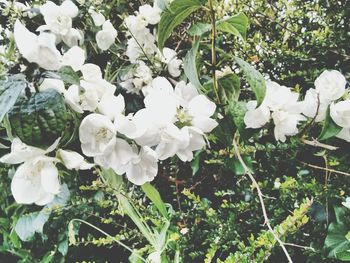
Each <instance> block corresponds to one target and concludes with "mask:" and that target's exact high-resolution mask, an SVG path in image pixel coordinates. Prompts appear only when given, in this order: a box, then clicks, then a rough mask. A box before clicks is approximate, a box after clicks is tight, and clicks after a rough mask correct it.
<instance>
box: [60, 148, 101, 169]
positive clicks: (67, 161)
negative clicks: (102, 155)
mask: <svg viewBox="0 0 350 263" xmlns="http://www.w3.org/2000/svg"><path fill="white" fill-rule="evenodd" d="M57 153H58V156H59V157H60V159H61V160H62V162H63V164H64V165H65V166H66V167H67V168H68V169H70V170H89V169H91V168H92V167H93V166H94V164H90V163H88V162H86V161H85V160H84V157H83V156H81V155H80V154H79V153H77V152H74V151H66V150H62V149H60V150H58V152H57Z"/></svg>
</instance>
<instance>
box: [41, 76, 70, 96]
mask: <svg viewBox="0 0 350 263" xmlns="http://www.w3.org/2000/svg"><path fill="white" fill-rule="evenodd" d="M48 89H54V90H56V91H57V92H59V93H61V94H64V93H65V91H66V89H65V87H64V82H63V81H62V80H60V79H52V78H46V79H44V80H43V82H42V83H41V85H40V87H39V90H40V91H44V90H48Z"/></svg>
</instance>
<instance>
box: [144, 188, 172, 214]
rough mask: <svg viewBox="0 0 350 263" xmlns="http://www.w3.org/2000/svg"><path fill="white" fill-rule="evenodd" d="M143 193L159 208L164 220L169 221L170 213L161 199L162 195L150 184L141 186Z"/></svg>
mask: <svg viewBox="0 0 350 263" xmlns="http://www.w3.org/2000/svg"><path fill="white" fill-rule="evenodd" d="M141 188H142V190H143V192H144V193H145V194H146V196H147V197H148V198H149V199H150V200H151V201H152V202H153V204H154V205H155V206H156V207H157V209H158V210H159V212H160V213H161V214H162V215H163V216H164V218H166V219H169V215H168V212H167V210H166V207H165V204H164V202H163V200H162V198H161V197H160V194H159V192H158V190H157V189H156V188H154V187H153V186H152V185H151V184H150V183H145V184H143V185H142V186H141Z"/></svg>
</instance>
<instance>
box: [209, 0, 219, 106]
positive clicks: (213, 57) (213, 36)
mask: <svg viewBox="0 0 350 263" xmlns="http://www.w3.org/2000/svg"><path fill="white" fill-rule="evenodd" d="M209 5H210V17H211V23H212V30H211V63H212V70H213V86H214V92H215V96H216V99H217V102H218V103H221V102H220V96H219V87H218V80H217V77H216V66H217V61H216V47H215V43H216V15H215V10H214V8H213V6H214V5H213V0H209Z"/></svg>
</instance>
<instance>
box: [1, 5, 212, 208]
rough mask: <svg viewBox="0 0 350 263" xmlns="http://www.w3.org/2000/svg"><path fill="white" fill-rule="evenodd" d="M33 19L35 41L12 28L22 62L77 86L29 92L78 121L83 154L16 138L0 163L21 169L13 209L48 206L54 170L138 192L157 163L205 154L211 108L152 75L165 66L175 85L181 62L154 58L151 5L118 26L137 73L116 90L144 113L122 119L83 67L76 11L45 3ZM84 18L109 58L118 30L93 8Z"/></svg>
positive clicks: (93, 73)
mask: <svg viewBox="0 0 350 263" xmlns="http://www.w3.org/2000/svg"><path fill="white" fill-rule="evenodd" d="M40 13H41V15H42V16H43V18H44V21H45V25H42V26H40V27H39V28H38V29H37V31H38V32H39V34H38V35H37V34H35V33H32V32H30V31H29V30H28V29H27V28H26V27H25V25H24V24H23V23H22V22H20V21H19V20H17V21H16V22H15V25H14V33H13V35H14V39H15V42H16V45H17V48H18V50H19V53H20V54H21V55H22V56H23V57H24V58H25V59H26V60H27V61H28V62H31V63H36V64H38V65H39V67H41V68H43V69H45V70H49V71H58V70H60V69H61V68H62V67H66V66H69V67H71V68H72V69H73V71H74V72H75V73H76V74H78V75H79V76H80V80H79V83H77V84H73V85H69V86H67V85H66V83H65V82H64V81H63V80H62V79H60V78H45V79H44V80H43V81H42V83H41V84H40V85H39V86H38V87H37V90H34V89H33V90H32V92H37V91H38V92H44V91H45V90H48V89H55V90H56V91H58V92H59V93H61V94H62V96H63V97H64V98H65V101H66V103H67V105H69V106H70V108H71V109H72V110H73V111H75V112H76V113H77V114H78V115H79V116H84V117H82V121H81V124H80V127H79V141H80V143H81V151H82V154H81V153H78V152H75V151H71V150H69V149H58V148H59V142H60V138H58V139H57V140H56V142H55V143H54V144H53V145H52V146H50V147H49V148H48V149H46V150H43V149H40V148H36V147H33V146H29V145H26V144H24V143H23V142H21V141H20V139H19V138H15V139H14V140H13V142H12V146H11V152H10V153H9V154H8V155H5V156H4V157H2V158H1V159H0V161H1V162H4V163H9V164H21V165H20V166H19V167H18V168H17V170H16V172H15V174H14V177H13V179H12V185H11V189H12V193H13V196H14V198H15V200H16V201H17V202H18V203H23V204H31V203H35V204H37V205H45V204H48V203H50V202H51V201H52V200H53V198H54V196H55V195H57V194H58V193H59V192H60V189H61V185H62V184H61V182H60V177H59V170H58V168H57V166H56V164H57V163H62V164H63V165H65V167H66V168H67V169H69V170H87V169H92V168H93V167H94V166H98V167H101V168H103V169H113V170H114V171H115V172H116V173H117V174H119V175H123V174H125V175H126V177H127V178H128V180H129V181H131V182H132V183H134V184H137V185H142V184H144V183H146V182H150V181H152V180H153V179H154V178H155V176H156V175H157V172H158V162H159V161H163V160H166V159H168V158H172V157H174V156H178V158H179V159H180V160H182V161H183V162H187V161H191V160H192V159H193V152H194V151H197V150H200V149H202V148H203V147H205V146H206V144H207V142H206V133H209V132H211V131H212V130H213V129H214V128H215V127H216V126H217V122H216V121H215V120H214V119H213V118H212V116H213V115H214V113H215V111H216V105H215V103H213V102H211V101H210V100H209V99H208V98H207V97H206V96H204V95H202V94H200V93H199V92H198V91H197V89H196V88H195V87H194V86H193V85H192V84H191V83H186V82H185V81H180V82H176V81H175V80H174V79H171V81H172V83H173V84H172V83H171V82H170V81H169V80H168V79H167V78H166V77H163V76H161V75H159V74H160V72H161V69H163V66H164V65H165V66H166V68H167V71H168V73H169V74H170V76H171V77H173V78H177V77H179V76H180V75H181V70H180V66H181V64H182V61H181V60H180V59H178V58H177V54H176V52H175V51H174V50H171V49H168V48H164V50H163V51H162V52H161V51H160V50H159V49H158V48H157V46H156V39H155V36H154V34H153V33H154V32H152V33H151V29H150V28H149V26H154V25H156V24H157V23H158V22H159V20H160V14H161V10H160V9H159V8H158V7H157V6H156V5H155V6H150V5H143V6H141V7H140V9H139V12H137V13H136V15H133V16H129V17H127V18H125V22H124V24H125V26H126V28H127V34H126V35H127V38H128V39H127V44H128V47H127V50H126V52H125V54H126V56H128V57H129V60H130V63H131V64H132V65H134V66H136V68H135V71H132V72H129V73H128V76H125V78H126V79H124V80H123V81H122V83H121V86H123V87H124V88H125V89H126V90H127V91H129V92H134V93H139V91H141V90H142V93H143V98H144V99H143V100H144V108H141V109H140V110H138V111H136V112H134V113H129V114H125V106H126V105H125V103H126V102H125V100H124V97H123V95H122V94H117V91H116V86H115V85H114V84H112V83H110V82H108V81H107V80H106V79H104V77H103V70H102V69H101V68H100V67H99V66H98V65H96V64H92V63H86V51H85V49H84V33H83V31H82V30H80V29H78V28H73V21H74V20H73V19H74V18H75V17H77V16H78V13H79V10H78V8H77V6H76V5H75V4H74V3H73V2H71V1H70V0H66V1H64V2H63V3H62V4H61V5H60V6H58V5H56V4H54V3H53V2H51V1H48V2H46V3H45V4H43V5H42V6H40ZM88 14H89V15H90V18H91V20H92V21H93V23H94V25H95V26H96V27H100V30H99V31H98V32H97V33H96V43H97V46H98V47H99V48H100V50H102V51H105V50H108V49H109V48H110V47H111V46H112V45H113V44H114V42H115V40H116V37H117V30H116V29H115V28H114V26H113V25H112V23H111V21H109V20H106V19H105V17H104V16H103V14H101V13H100V12H97V11H96V10H95V9H94V8H90V9H89V11H88ZM58 44H61V45H59V46H60V47H61V48H60V49H58V48H57V47H58ZM147 57H151V58H152V61H153V63H155V64H156V69H153V68H152V70H154V71H152V70H151V68H150V67H148V66H147V65H146V62H145V61H148V60H147ZM157 61H158V62H157ZM157 63H158V64H157ZM153 74H157V76H153ZM173 85H175V87H173ZM36 86H37V85H36ZM80 114H81V115H80ZM67 147H69V146H67ZM54 151H56V154H55V155H54V154H52V152H54ZM53 155H54V157H52V156H53ZM83 155H85V156H83ZM87 160H88V161H89V162H88V161H87Z"/></svg>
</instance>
